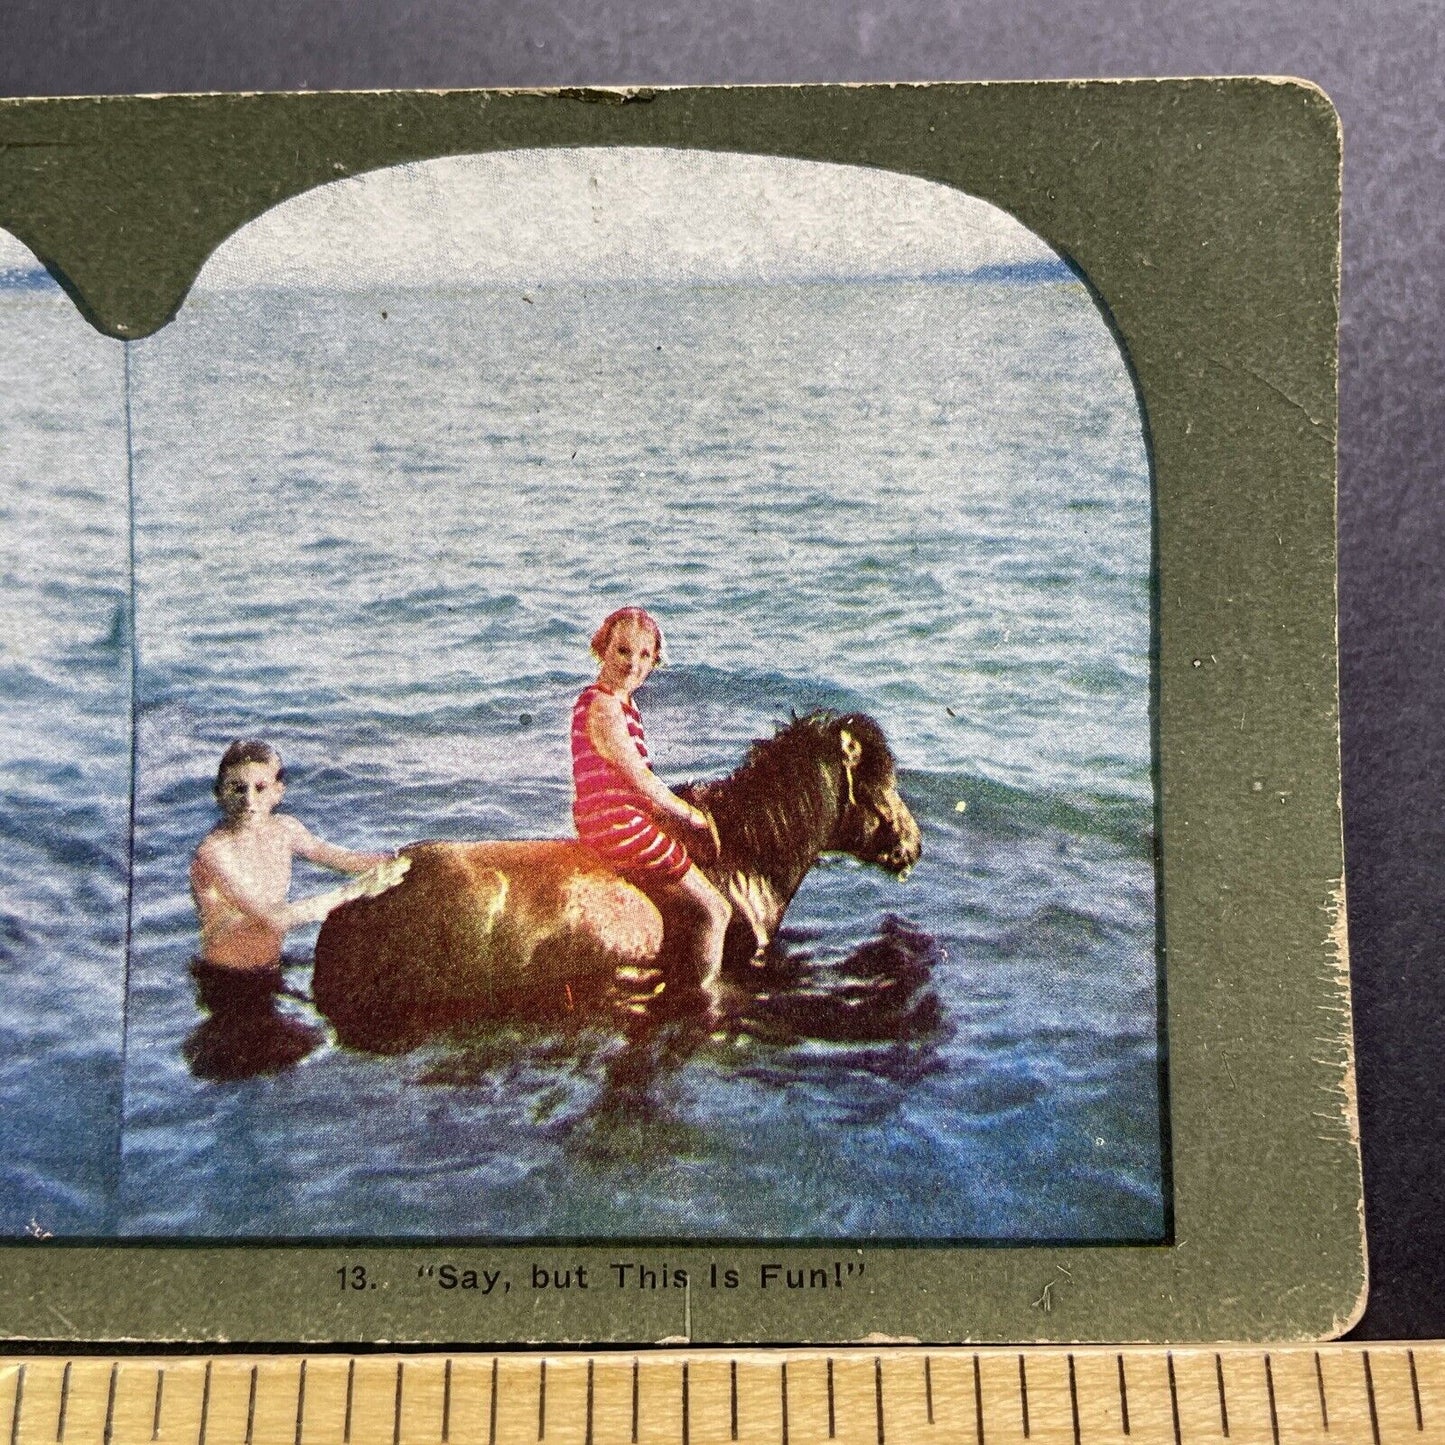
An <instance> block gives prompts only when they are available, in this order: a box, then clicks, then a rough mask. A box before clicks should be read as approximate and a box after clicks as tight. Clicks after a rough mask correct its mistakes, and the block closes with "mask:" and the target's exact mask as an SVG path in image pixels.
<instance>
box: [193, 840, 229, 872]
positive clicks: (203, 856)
mask: <svg viewBox="0 0 1445 1445" xmlns="http://www.w3.org/2000/svg"><path fill="white" fill-rule="evenodd" d="M225 851H226V833H225V829H223V828H212V829H211V831H210V832H209V833H207V834H206V836H205V837H204V838H202V839H201V841H200V842H199V843H198V844H197V845H196V851H195V852H194V853H193V854H192V855H191V875H192V877H194V876H195V874H196V873H197V872H198V871H203V870H210V869H214V868H215V867H216V865H217V864H218V863H219V862H220V861H221V857H222V855H223V854H224V853H225Z"/></svg>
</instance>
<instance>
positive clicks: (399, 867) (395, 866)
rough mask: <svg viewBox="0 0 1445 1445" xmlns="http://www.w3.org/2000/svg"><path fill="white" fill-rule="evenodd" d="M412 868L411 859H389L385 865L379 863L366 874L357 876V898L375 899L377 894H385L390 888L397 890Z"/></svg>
mask: <svg viewBox="0 0 1445 1445" xmlns="http://www.w3.org/2000/svg"><path fill="white" fill-rule="evenodd" d="M410 867H411V859H410V858H388V859H387V860H386V861H385V862H384V863H378V864H377V865H376V867H375V868H368V869H367V870H366V872H365V873H362V874H359V875H358V876H357V879H356V890H357V891H356V896H357V897H358V898H375V897H376V896H377V894H379V893H385V892H386V891H387V889H388V888H395V887H396V885H397V884H398V883H400V882H401V880H402V879H403V878H405V877H406V874H407V870H408V869H409V868H410Z"/></svg>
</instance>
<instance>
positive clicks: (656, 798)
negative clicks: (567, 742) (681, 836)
mask: <svg viewBox="0 0 1445 1445" xmlns="http://www.w3.org/2000/svg"><path fill="white" fill-rule="evenodd" d="M587 736H588V737H589V738H591V740H592V746H593V747H594V748H596V749H597V751H598V752H599V753H601V754H602V756H603V757H604V758H606V759H607V761H608V762H609V763H611V764H612V766H613V767H615V768H616V769H617V771H618V772H619V773H621V774H622V776H623V777H624V778H626V779H627V781H628V782H629V783H630V784H631V785H632V786H633V787H634V788H635V789H636V790H637V791H638V792H639V793H641V794H642V796H643V797H644V798H646V799H647V801H648V802H649V803H651V804H652V805H653V807H654V808H656V809H657V810H658V812H660V813H665V814H667V816H668V817H670V818H677V819H679V820H680V821H682V822H684V823H687V824H688V825H689V826H691V827H694V828H701V829H703V830H705V831H706V830H710V829H711V827H712V820H711V819H710V818H709V817H708V815H707V814H706V813H704V812H703V810H702V809H701V808H694V807H693V806H692V804H691V803H686V802H684V801H683V800H682V799H681V798H679V797H678V796H677V794H676V793H674V792H672V791H671V790H670V789H669V788H668V787H667V786H666V785H665V784H664V783H663V782H662V780H661V779H660V778H658V776H657V774H656V773H654V772H653V771H652V769H651V768H649V767H648V766H647V764H646V763H644V762H643V761H642V755H641V754H640V753H639V752H638V751H637V744H636V743H634V742H633V741H632V734H631V733H630V732H628V730H627V719H626V717H625V716H624V715H623V712H622V704H621V703H620V702H619V701H618V700H617V699H616V698H615V697H613V696H612V695H611V694H609V693H605V692H599V693H598V694H597V695H596V697H594V698H593V699H592V705H591V707H589V708H588V709H587Z"/></svg>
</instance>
